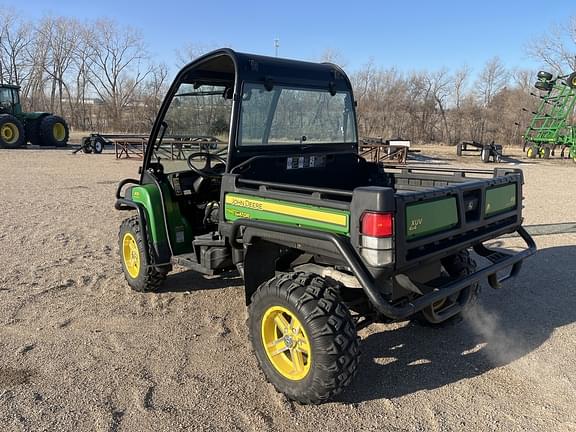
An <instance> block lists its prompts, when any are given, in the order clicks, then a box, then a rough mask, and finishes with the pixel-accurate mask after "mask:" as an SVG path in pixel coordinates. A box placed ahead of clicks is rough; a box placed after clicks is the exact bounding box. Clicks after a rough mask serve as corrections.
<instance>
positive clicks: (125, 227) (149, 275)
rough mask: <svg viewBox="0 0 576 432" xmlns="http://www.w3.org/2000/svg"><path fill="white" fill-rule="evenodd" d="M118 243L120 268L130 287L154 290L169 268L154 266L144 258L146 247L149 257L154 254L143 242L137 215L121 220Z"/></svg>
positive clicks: (135, 289)
mask: <svg viewBox="0 0 576 432" xmlns="http://www.w3.org/2000/svg"><path fill="white" fill-rule="evenodd" d="M118 244H119V252H120V262H121V264H122V270H123V271H124V276H125V277H126V281H127V282H128V285H130V288H132V289H133V290H134V291H138V292H151V291H156V290H157V289H158V288H159V287H160V285H162V283H163V282H164V280H165V279H166V275H167V274H168V271H169V269H167V268H166V269H165V268H159V267H154V266H152V265H151V264H152V263H150V262H148V261H147V260H146V253H145V251H146V248H148V256H149V257H153V256H154V251H153V250H152V247H151V246H150V245H146V244H145V243H144V238H143V236H142V230H141V227H140V222H139V219H138V217H137V216H133V217H131V218H128V219H125V220H124V221H123V222H122V224H121V225H120V231H119V233H118Z"/></svg>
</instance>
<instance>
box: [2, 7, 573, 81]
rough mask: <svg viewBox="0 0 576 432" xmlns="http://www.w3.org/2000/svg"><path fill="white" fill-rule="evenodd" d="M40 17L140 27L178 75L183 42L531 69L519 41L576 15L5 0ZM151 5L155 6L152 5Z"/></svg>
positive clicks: (303, 55) (350, 58) (527, 10)
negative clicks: (498, 60)
mask: <svg viewBox="0 0 576 432" xmlns="http://www.w3.org/2000/svg"><path fill="white" fill-rule="evenodd" d="M2 3H3V4H4V5H8V6H13V7H14V8H16V9H18V10H20V11H22V13H23V14H24V17H26V18H29V19H37V18H40V17H42V16H43V15H44V14H53V15H64V16H72V17H77V18H79V19H81V20H84V19H94V18H97V17H108V18H112V19H115V20H116V21H118V22H119V23H121V24H125V25H130V26H133V27H136V28H139V29H140V30H141V31H142V34H143V36H144V38H145V40H146V43H147V44H148V46H149V49H150V52H151V53H152V54H153V55H154V56H155V57H156V58H157V59H159V60H162V61H164V62H165V63H166V64H168V65H169V66H170V68H171V72H172V73H174V72H175V71H176V67H175V64H176V55H175V50H176V49H178V48H181V47H182V46H183V45H185V43H186V42H190V43H196V44H200V45H209V46H214V47H218V46H224V45H227V46H232V47H233V48H234V49H237V50H239V51H247V52H254V53H259V54H267V55H273V54H274V39H275V38H276V37H278V38H279V39H280V49H279V53H280V56H282V57H291V58H300V59H308V60H314V59H318V58H319V57H320V55H321V54H322V52H323V51H324V50H325V49H326V48H330V49H333V50H337V51H338V52H339V53H340V55H341V57H342V58H343V59H344V60H345V61H346V69H347V70H348V71H350V72H353V71H354V70H356V69H358V68H359V67H361V66H362V65H363V64H365V63H366V62H367V61H368V60H369V59H370V58H373V59H374V62H375V63H376V64H377V65H379V66H383V67H391V66H396V67H397V68H399V69H400V70H404V71H411V70H420V69H438V68H441V67H443V66H446V67H448V68H450V69H454V68H457V67H459V66H461V65H463V64H467V65H469V66H470V67H472V69H473V71H474V72H476V73H477V72H478V71H479V70H480V69H481V68H482V65H483V64H484V62H485V61H486V60H488V59H490V58H492V57H493V56H495V55H497V56H499V57H500V58H501V59H502V61H503V62H504V64H505V65H506V66H508V67H522V68H537V67H538V64H537V63H535V62H534V61H533V60H532V59H530V58H529V57H528V56H527V54H526V50H525V47H526V44H527V43H528V42H529V41H530V40H532V39H533V38H535V37H537V36H538V35H541V34H543V33H544V32H545V31H546V30H548V29H549V28H550V26H551V25H553V24H560V23H567V21H568V17H569V16H570V15H576V2H574V0H572V1H566V0H559V1H556V2H554V3H550V2H546V1H542V0H540V1H522V2H520V1H518V2H510V1H509V2H506V1H503V0H501V1H493V0H483V1H477V2H467V1H456V0H450V1H438V0H437V1H416V0H412V1H393V2H386V1H380V2H376V1H374V2H372V1H354V2H338V1H329V2H325V1H312V0H309V1H299V0H298V1H290V2H282V1H242V0H240V1H211V2H209V1H208V2H207V1H193V0H188V1H168V0H164V1H159V2H150V3H148V2H143V1H139V2H137V1H131V0H129V1H123V0H116V1H111V0H96V1H86V2H84V1H81V0H63V1H56V0H54V1H50V2H46V1H45V0H44V1H39V0H26V1H20V2H17V3H16V2H13V1H11V0H8V1H3V2H2ZM152 5H155V6H152Z"/></svg>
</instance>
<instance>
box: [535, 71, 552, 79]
mask: <svg viewBox="0 0 576 432" xmlns="http://www.w3.org/2000/svg"><path fill="white" fill-rule="evenodd" d="M537 76H538V78H541V79H543V80H546V81H548V80H551V79H552V74H551V73H550V72H546V71H540V72H538V75H537Z"/></svg>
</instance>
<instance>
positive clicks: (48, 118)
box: [0, 84, 69, 148]
mask: <svg viewBox="0 0 576 432" xmlns="http://www.w3.org/2000/svg"><path fill="white" fill-rule="evenodd" d="M68 135H69V133H68V125H67V124H66V121H65V120H64V119H63V118H62V117H59V116H56V115H53V114H50V113H47V112H23V111H22V105H21V104H20V87H19V86H16V85H11V84H0V148H18V147H22V146H23V145H25V144H26V143H27V142H29V143H30V144H34V145H41V146H51V147H64V146H66V143H67V142H68Z"/></svg>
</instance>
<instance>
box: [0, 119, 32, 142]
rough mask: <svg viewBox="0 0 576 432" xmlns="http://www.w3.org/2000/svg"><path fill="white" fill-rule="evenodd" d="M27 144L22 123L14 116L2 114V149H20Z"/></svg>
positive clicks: (0, 126) (0, 129)
mask: <svg viewBox="0 0 576 432" xmlns="http://www.w3.org/2000/svg"><path fill="white" fill-rule="evenodd" d="M24 144H26V137H25V135H24V128H23V127H22V123H20V120H18V119H17V118H16V117H14V116H13V115H12V114H0V147H4V148H12V149H13V148H18V147H22V146H23V145H24Z"/></svg>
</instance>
